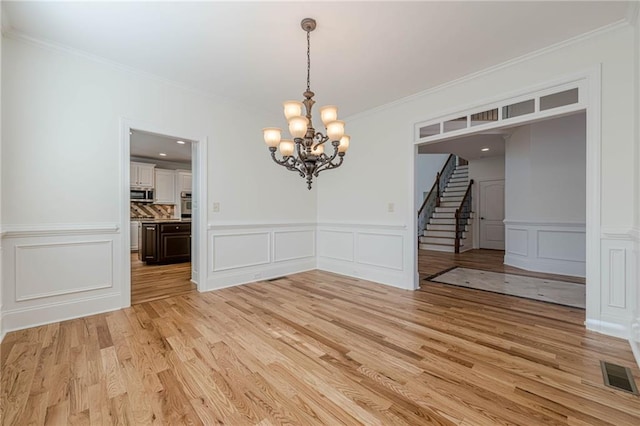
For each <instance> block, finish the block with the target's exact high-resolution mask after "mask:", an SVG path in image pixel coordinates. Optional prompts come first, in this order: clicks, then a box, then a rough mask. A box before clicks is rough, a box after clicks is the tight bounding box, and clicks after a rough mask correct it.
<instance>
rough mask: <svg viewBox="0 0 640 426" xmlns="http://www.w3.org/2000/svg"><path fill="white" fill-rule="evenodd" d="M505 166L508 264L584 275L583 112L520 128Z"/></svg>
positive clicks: (512, 139) (507, 148)
mask: <svg viewBox="0 0 640 426" xmlns="http://www.w3.org/2000/svg"><path fill="white" fill-rule="evenodd" d="M505 164H506V183H505V225H506V232H505V234H506V241H505V243H506V247H505V248H506V253H505V263H506V264H507V265H511V266H516V267H520V268H524V269H528V270H533V271H540V272H551V273H556V274H566V275H577V276H585V272H586V269H585V268H586V265H585V253H586V233H585V220H586V116H585V114H584V113H579V114H574V115H571V116H567V117H561V118H555V119H552V120H545V121H542V122H538V123H534V124H531V125H526V126H522V127H519V128H517V129H516V130H515V131H514V132H513V133H512V134H511V137H510V138H509V139H508V141H507V143H506V146H505Z"/></svg>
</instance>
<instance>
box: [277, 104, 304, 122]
mask: <svg viewBox="0 0 640 426" xmlns="http://www.w3.org/2000/svg"><path fill="white" fill-rule="evenodd" d="M282 105H283V106H284V116H285V117H286V118H287V120H289V119H290V118H291V117H297V116H299V115H302V102H298V101H285V102H284V103H283V104H282Z"/></svg>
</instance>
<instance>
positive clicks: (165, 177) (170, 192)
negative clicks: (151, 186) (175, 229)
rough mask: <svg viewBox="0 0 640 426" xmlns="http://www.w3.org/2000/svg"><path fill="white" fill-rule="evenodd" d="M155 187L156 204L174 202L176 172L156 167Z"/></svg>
mask: <svg viewBox="0 0 640 426" xmlns="http://www.w3.org/2000/svg"><path fill="white" fill-rule="evenodd" d="M155 175H156V188H155V193H154V197H155V201H154V202H155V203H156V204H175V203H176V172H175V171H173V170H163V169H156V170H155Z"/></svg>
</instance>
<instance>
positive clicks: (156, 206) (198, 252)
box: [121, 120, 206, 307]
mask: <svg viewBox="0 0 640 426" xmlns="http://www.w3.org/2000/svg"><path fill="white" fill-rule="evenodd" d="M121 129H122V141H123V143H122V147H123V150H122V170H123V185H122V190H123V195H122V200H123V203H122V210H121V211H122V223H123V226H122V230H123V233H122V235H123V239H122V249H123V251H122V253H123V256H122V259H123V268H122V282H123V288H122V305H123V307H126V306H130V305H131V304H132V303H133V304H136V303H143V302H147V301H151V300H157V299H162V298H166V297H173V296H178V295H181V294H186V293H190V292H193V291H198V290H199V289H200V283H199V277H200V276H202V275H203V274H202V275H201V274H200V272H202V271H201V267H200V265H203V264H204V261H203V257H204V256H206V250H205V249H204V248H203V247H202V245H203V243H205V239H204V238H199V234H200V230H203V229H206V225H203V223H206V218H204V217H203V214H202V212H201V210H202V209H200V208H199V205H200V203H203V204H205V205H206V194H205V193H204V192H205V191H204V189H205V188H206V185H205V184H204V183H203V182H204V181H205V180H206V138H194V137H193V136H191V137H180V136H174V135H185V134H186V133H187V132H179V131H171V130H169V131H167V129H162V128H152V127H150V126H148V125H138V124H135V123H131V122H128V121H124V120H123V123H122V126H121Z"/></svg>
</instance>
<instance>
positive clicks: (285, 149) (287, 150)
mask: <svg viewBox="0 0 640 426" xmlns="http://www.w3.org/2000/svg"><path fill="white" fill-rule="evenodd" d="M294 147H295V144H294V143H293V141H290V140H288V139H283V140H282V142H280V154H282V156H283V157H290V156H292V155H293V148H294Z"/></svg>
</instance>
